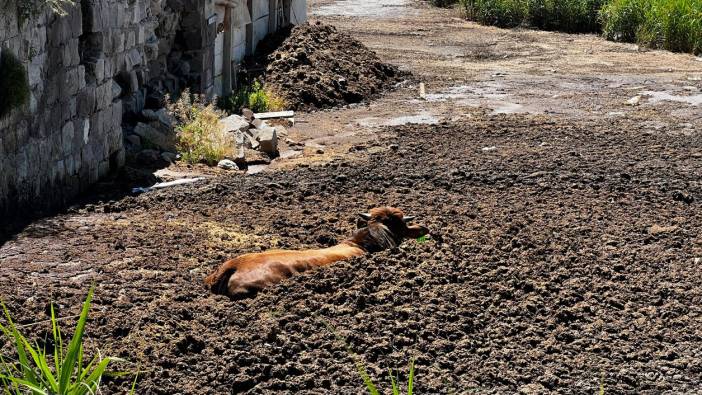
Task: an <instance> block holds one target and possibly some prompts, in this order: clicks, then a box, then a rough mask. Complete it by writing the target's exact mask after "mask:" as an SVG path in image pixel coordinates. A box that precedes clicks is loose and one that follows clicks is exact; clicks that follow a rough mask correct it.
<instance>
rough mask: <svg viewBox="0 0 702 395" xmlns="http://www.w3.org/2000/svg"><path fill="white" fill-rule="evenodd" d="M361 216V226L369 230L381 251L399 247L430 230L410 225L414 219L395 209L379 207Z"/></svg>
mask: <svg viewBox="0 0 702 395" xmlns="http://www.w3.org/2000/svg"><path fill="white" fill-rule="evenodd" d="M359 215H360V218H361V224H362V225H363V226H365V227H367V228H368V233H369V234H370V236H371V237H372V238H373V239H374V241H375V242H376V243H377V247H378V249H381V250H382V249H387V248H394V247H397V246H398V245H400V243H402V241H403V240H404V239H416V238H418V237H422V236H425V235H427V234H429V229H427V228H425V227H424V226H421V225H410V223H411V222H412V220H413V219H414V217H412V216H409V215H405V214H404V213H403V212H402V210H400V209H397V208H394V207H378V208H374V209H372V210H371V211H370V212H368V213H361V214H359Z"/></svg>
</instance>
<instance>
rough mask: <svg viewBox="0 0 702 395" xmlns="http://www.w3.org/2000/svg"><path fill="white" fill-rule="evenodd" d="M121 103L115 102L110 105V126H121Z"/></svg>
mask: <svg viewBox="0 0 702 395" xmlns="http://www.w3.org/2000/svg"><path fill="white" fill-rule="evenodd" d="M122 114H123V113H122V101H121V100H117V101H115V102H113V103H112V124H113V125H115V126H120V128H121V126H122Z"/></svg>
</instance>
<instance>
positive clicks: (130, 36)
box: [125, 30, 136, 48]
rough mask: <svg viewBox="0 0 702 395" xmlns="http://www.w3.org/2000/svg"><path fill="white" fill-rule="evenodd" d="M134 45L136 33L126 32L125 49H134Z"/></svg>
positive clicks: (132, 31)
mask: <svg viewBox="0 0 702 395" xmlns="http://www.w3.org/2000/svg"><path fill="white" fill-rule="evenodd" d="M135 45H136V32H135V31H134V30H130V31H128V32H127V43H126V44H125V48H134V46H135Z"/></svg>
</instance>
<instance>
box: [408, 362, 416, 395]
mask: <svg viewBox="0 0 702 395" xmlns="http://www.w3.org/2000/svg"><path fill="white" fill-rule="evenodd" d="M413 390H414V358H412V359H411V360H410V372H409V379H408V380H407V395H412V391H413Z"/></svg>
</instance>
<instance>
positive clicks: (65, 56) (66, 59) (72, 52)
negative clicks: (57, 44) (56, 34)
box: [61, 38, 80, 67]
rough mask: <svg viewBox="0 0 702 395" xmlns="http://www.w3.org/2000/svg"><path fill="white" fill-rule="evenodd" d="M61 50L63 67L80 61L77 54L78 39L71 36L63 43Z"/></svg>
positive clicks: (74, 64)
mask: <svg viewBox="0 0 702 395" xmlns="http://www.w3.org/2000/svg"><path fill="white" fill-rule="evenodd" d="M61 50H62V64H63V65H64V67H71V66H76V65H78V63H80V55H79V54H78V39H77V38H73V39H70V40H68V41H66V42H65V43H64V45H63V46H62V47H61Z"/></svg>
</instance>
